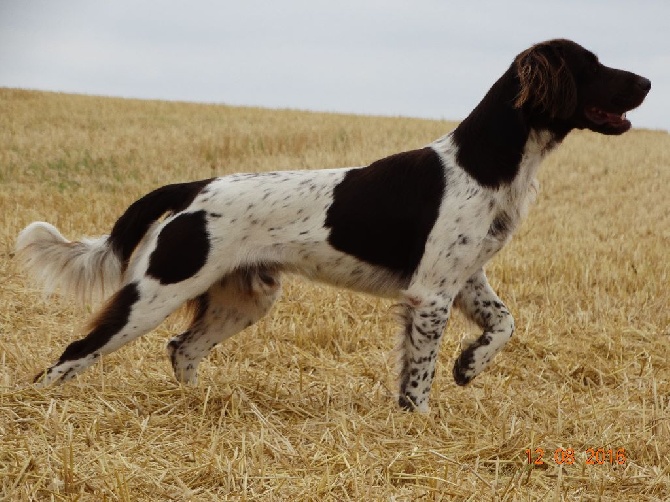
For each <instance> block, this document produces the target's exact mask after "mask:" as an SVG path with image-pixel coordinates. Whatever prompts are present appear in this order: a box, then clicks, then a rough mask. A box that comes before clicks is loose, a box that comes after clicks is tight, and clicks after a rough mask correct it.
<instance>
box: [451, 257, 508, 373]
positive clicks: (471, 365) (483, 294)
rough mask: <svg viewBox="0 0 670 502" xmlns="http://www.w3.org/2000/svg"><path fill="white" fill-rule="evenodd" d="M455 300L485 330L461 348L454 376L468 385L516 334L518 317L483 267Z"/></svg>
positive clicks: (458, 306)
mask: <svg viewBox="0 0 670 502" xmlns="http://www.w3.org/2000/svg"><path fill="white" fill-rule="evenodd" d="M454 304H455V306H456V307H457V308H459V309H460V310H461V311H463V313H465V315H466V316H467V317H468V318H469V319H471V320H472V321H474V322H476V323H477V324H478V325H479V326H480V327H481V328H482V329H483V330H484V333H482V335H481V336H480V337H479V338H477V340H475V341H474V342H473V343H472V344H470V345H469V346H468V347H466V348H465V349H464V350H463V351H462V352H461V354H460V355H459V356H458V359H457V360H456V363H455V364H454V371H453V374H454V380H455V381H456V383H457V384H458V385H466V384H468V383H470V381H471V380H472V379H473V378H474V377H476V376H477V375H478V374H479V373H481V372H482V371H483V370H484V369H486V367H487V366H488V365H489V363H490V362H491V360H492V359H493V357H494V356H495V355H496V354H497V353H498V352H500V350H501V349H502V348H503V347H504V346H505V344H506V343H507V342H508V341H509V339H510V338H511V337H512V334H513V333H514V319H513V318H512V315H511V314H510V313H509V310H507V307H505V305H504V304H503V302H502V301H500V298H498V296H497V295H496V294H495V292H494V291H493V289H492V288H491V286H490V285H489V282H488V280H487V279H486V274H485V273H484V271H483V270H481V269H480V270H479V271H478V272H477V273H476V274H474V275H473V276H472V277H470V279H468V281H467V282H466V284H465V285H464V286H463V288H462V289H461V291H460V292H459V294H458V296H457V297H456V301H455V303H454Z"/></svg>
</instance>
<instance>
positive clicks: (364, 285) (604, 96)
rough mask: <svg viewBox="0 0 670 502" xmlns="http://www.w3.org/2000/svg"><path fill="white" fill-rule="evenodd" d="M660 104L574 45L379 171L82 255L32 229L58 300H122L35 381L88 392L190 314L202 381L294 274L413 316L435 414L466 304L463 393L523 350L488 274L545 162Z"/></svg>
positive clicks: (247, 179) (146, 218)
mask: <svg viewBox="0 0 670 502" xmlns="http://www.w3.org/2000/svg"><path fill="white" fill-rule="evenodd" d="M650 88H651V82H650V81H649V80H647V79H646V78H643V77H640V76H638V75H635V74H633V73H629V72H627V71H623V70H617V69H612V68H608V67H606V66H604V65H602V64H601V63H600V62H599V61H598V58H597V57H596V56H595V55H594V54H592V53H591V52H589V51H588V50H586V49H584V48H583V47H581V46H579V45H578V44H576V43H574V42H571V41H568V40H551V41H547V42H543V43H540V44H537V45H534V46H532V47H530V48H529V49H527V50H525V51H523V52H522V53H521V54H519V55H518V56H517V57H516V58H515V59H514V61H513V63H512V65H511V66H510V67H509V69H508V70H507V71H506V72H505V73H504V74H503V75H502V77H500V79H499V80H498V81H497V82H496V83H495V84H494V85H493V86H492V87H491V89H490V90H489V92H488V93H487V94H486V96H485V97H484V99H483V100H482V101H481V103H479V105H478V106H477V107H476V108H475V109H474V110H473V111H472V113H471V114H470V115H469V116H468V117H467V118H466V119H465V120H464V121H463V122H462V123H461V124H460V125H459V126H458V127H457V128H456V129H455V130H454V131H452V132H451V133H449V134H447V135H445V136H444V137H442V138H440V139H438V140H436V141H435V142H433V143H431V144H430V145H428V146H426V147H425V148H421V149H419V150H413V151H408V152H404V153H399V154H396V155H392V156H390V157H387V158H384V159H381V160H378V161H376V162H374V163H372V164H370V165H369V166H365V167H354V168H343V169H325V170H313V171H289V172H271V173H262V174H234V175H231V176H224V177H221V178H215V179H209V180H205V181H196V182H191V183H180V184H174V185H167V186H164V187H162V188H158V189H157V190H155V191H153V192H151V193H149V194H148V195H146V196H144V197H142V198H141V199H139V200H138V201H136V202H135V203H133V204H132V205H131V206H130V207H129V208H128V209H127V210H126V212H125V213H124V214H123V215H122V216H121V217H120V218H119V220H118V221H117V222H116V224H115V225H114V227H113V228H112V231H111V233H110V235H107V236H103V237H99V238H97V239H82V240H79V241H75V242H70V241H68V240H66V239H65V238H64V237H63V236H62V235H61V234H60V232H59V231H58V230H57V229H56V228H55V227H53V226H52V225H50V224H48V223H43V222H35V223H32V224H31V225H29V226H28V227H27V228H25V229H24V230H23V231H22V232H21V234H20V235H19V237H18V242H17V250H18V252H19V256H20V257H21V258H22V260H23V263H24V264H25V265H26V267H27V269H28V271H29V272H30V273H31V274H32V275H33V276H35V277H36V278H37V279H39V280H41V282H42V284H43V286H44V287H45V289H46V290H48V291H53V290H56V289H60V290H61V291H62V292H64V293H71V294H74V295H76V296H78V297H79V298H80V299H82V300H84V301H86V300H87V299H88V298H90V297H91V296H92V295H93V294H94V293H96V292H100V293H102V294H104V292H105V291H115V293H114V294H113V296H111V298H110V299H108V301H107V303H106V304H105V305H104V306H103V307H102V309H101V310H100V311H99V312H98V313H97V314H96V315H95V316H94V318H93V320H92V321H91V322H90V327H89V331H88V334H87V335H86V336H85V337H84V338H82V339H81V340H77V341H75V342H73V343H71V344H70V345H69V346H68V347H67V348H66V349H65V351H64V352H63V354H62V355H61V356H60V358H59V359H58V361H57V362H56V363H55V364H54V365H53V366H51V367H50V368H48V369H47V370H45V371H43V372H42V373H40V374H39V375H38V376H37V377H36V381H37V382H39V383H41V384H50V383H53V382H60V381H64V380H67V379H69V378H72V377H73V376H74V375H75V374H77V373H79V372H80V371H82V370H84V369H85V368H87V367H88V366H90V365H91V364H93V363H94V362H95V361H96V360H97V359H98V358H99V357H100V356H101V355H103V354H108V353H110V352H112V351H114V350H117V349H118V348H120V347H121V346H123V345H124V344H126V343H128V342H130V341H132V340H135V339H136V338H138V337H139V336H141V335H143V334H145V333H147V332H148V331H150V330H152V329H154V328H155V327H156V326H158V325H159V324H160V323H161V322H162V321H163V320H164V319H165V318H166V317H167V316H168V315H169V314H170V313H171V312H173V311H174V310H175V309H177V308H178V307H179V306H180V305H182V304H184V303H185V302H190V303H191V307H192V312H193V319H192V322H191V324H190V326H189V327H188V329H187V330H186V331H185V332H183V333H181V334H180V335H178V336H176V337H174V338H172V340H170V342H169V343H168V353H169V355H170V359H171V361H172V367H173V369H174V373H175V376H176V378H177V379H178V380H179V381H182V382H195V381H196V373H197V367H198V363H199V362H200V361H201V360H202V358H203V357H205V356H206V355H207V354H208V352H209V351H210V350H211V349H212V347H214V346H215V345H216V344H217V343H219V342H221V341H223V340H224V339H226V338H228V337H230V336H232V335H234V334H235V333H237V332H239V331H240V330H242V329H244V328H246V327H247V326H249V325H251V324H253V323H254V322H256V321H257V320H258V319H260V318H261V317H262V316H263V315H265V314H266V313H267V312H268V310H269V309H270V307H271V306H272V304H273V303H274V302H275V300H276V299H277V297H278V296H279V292H280V276H281V274H282V273H283V272H292V273H297V274H301V275H303V276H306V277H308V278H310V279H315V280H318V281H323V282H326V283H329V284H333V285H336V286H342V287H346V288H351V289H354V290H359V291H366V292H368V293H374V294H377V295H382V296H387V297H391V298H395V299H397V300H398V301H399V302H400V304H401V306H402V309H401V310H402V316H401V318H402V325H403V326H402V339H401V347H400V348H401V372H400V389H399V391H400V392H399V404H400V406H401V407H403V408H406V409H419V410H422V411H423V410H427V408H428V397H429V393H430V388H431V384H432V381H433V377H434V374H435V362H436V358H437V353H438V349H439V345H440V340H441V339H442V332H443V331H444V328H445V325H446V323H447V320H448V318H449V315H450V312H451V309H452V306H455V307H457V308H460V309H461V310H462V311H463V312H464V313H465V315H466V316H468V317H469V318H470V319H472V320H473V321H475V322H476V323H477V324H478V325H479V326H480V327H481V328H482V330H483V333H482V335H481V336H480V337H479V338H478V339H477V340H476V341H475V342H474V343H472V344H471V345H470V346H469V347H467V348H465V349H464V350H463V351H462V352H461V354H460V355H459V357H458V359H457V360H456V363H455V365H454V369H453V375H454V379H455V381H456V383H457V384H459V385H465V384H467V383H468V382H470V380H472V379H473V378H474V377H475V376H476V375H478V374H479V373H480V372H481V371H483V370H484V369H485V368H486V367H487V366H488V365H489V363H490V362H491V360H492V358H493V357H494V356H495V355H496V354H497V353H498V352H499V351H500V350H501V349H502V347H503V346H504V345H505V343H506V342H507V341H508V340H509V339H510V337H511V336H512V333H513V331H514V320H513V318H512V316H511V314H510V313H509V311H508V310H507V308H506V307H505V305H504V304H503V302H502V301H501V300H500V299H499V298H498V296H497V295H496V294H495V292H494V291H493V289H492V288H491V286H490V285H489V283H488V281H487V278H486V275H485V274H484V269H483V266H484V265H485V264H486V262H487V261H488V260H490V259H491V257H492V256H494V255H495V254H496V253H497V252H498V251H499V250H500V249H501V248H502V247H503V246H504V245H505V243H506V242H507V241H508V240H509V239H510V237H511V235H512V233H513V232H514V230H515V229H516V228H517V226H518V225H519V223H520V222H521V220H522V219H523V218H524V216H525V215H526V213H527V210H528V206H529V204H530V202H531V201H532V199H533V198H534V195H535V193H536V191H537V182H536V179H535V174H536V171H537V169H538V167H539V165H540V163H541V161H542V159H543V158H544V157H545V156H546V155H547V154H548V153H549V152H550V151H551V150H552V149H554V148H555V147H556V146H557V145H558V144H559V143H560V142H561V140H563V138H564V137H565V136H566V135H567V134H568V133H569V132H570V131H571V130H572V129H590V130H592V131H595V132H598V133H602V134H622V133H624V132H626V131H627V130H628V129H629V128H630V127H631V124H630V122H629V121H628V120H627V119H626V118H625V113H626V112H627V111H629V110H631V109H633V108H635V107H637V106H638V105H640V104H641V103H642V101H643V100H644V98H645V96H646V95H647V93H648V92H649V89H650ZM164 216H165V217H164Z"/></svg>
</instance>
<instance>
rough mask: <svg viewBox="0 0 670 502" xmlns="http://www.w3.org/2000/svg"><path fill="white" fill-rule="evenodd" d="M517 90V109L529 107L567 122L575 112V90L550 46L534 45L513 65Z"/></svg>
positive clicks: (565, 64) (573, 83)
mask: <svg viewBox="0 0 670 502" xmlns="http://www.w3.org/2000/svg"><path fill="white" fill-rule="evenodd" d="M515 64H516V69H517V73H518V75H519V83H520V90H519V94H518V96H517V98H516V101H515V102H514V106H515V107H516V108H521V107H522V106H524V105H526V104H529V105H530V106H531V107H532V108H534V109H536V110H539V111H541V112H543V113H546V114H547V115H549V117H550V118H559V119H567V118H569V117H570V116H571V115H572V114H573V113H574V112H575V109H576V108H577V86H576V84H575V80H574V78H573V76H572V72H571V71H570V68H569V67H568V65H567V63H566V61H565V59H564V58H563V56H562V55H561V54H559V53H558V51H557V49H556V48H555V47H553V46H551V45H550V44H546V43H544V44H537V45H534V46H533V47H531V48H530V49H527V50H525V51H524V52H522V53H521V54H519V55H518V56H517V58H516V61H515Z"/></svg>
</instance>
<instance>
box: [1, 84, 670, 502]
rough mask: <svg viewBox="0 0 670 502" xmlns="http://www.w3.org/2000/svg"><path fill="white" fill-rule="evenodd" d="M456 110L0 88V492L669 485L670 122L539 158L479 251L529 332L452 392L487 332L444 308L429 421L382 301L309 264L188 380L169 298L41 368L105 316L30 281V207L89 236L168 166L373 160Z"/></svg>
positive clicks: (612, 495) (181, 177)
mask: <svg viewBox="0 0 670 502" xmlns="http://www.w3.org/2000/svg"><path fill="white" fill-rule="evenodd" d="M643 106H644V105H643ZM445 113H448V110H446V111H445ZM631 115H632V117H633V121H634V114H631ZM453 126H454V124H453V123H449V122H444V121H426V120H415V119H408V118H381V117H361V116H351V115H335V114H318V113H308V112H299V111H287V110H264V109H251V108H234V107H226V106H214V105H196V104H182V103H167V102H149V101H133V100H121V99H108V98H97V97H84V96H70V95H62V94H50V93H40V92H28V91H20V90H10V89H0V215H1V218H2V226H1V227H0V274H1V277H2V280H1V281H0V499H1V500H8V501H33V500H96V501H98V500H110V501H111V500H123V501H136V500H137V501H156V500H175V501H182V500H183V501H187V500H192V501H201V500H202V501H209V500H212V501H214V500H319V501H324V500H338V501H339V500H355V501H363V500H365V501H368V500H370V501H373V500H395V501H402V500H457V501H465V500H472V501H482V500H492V501H495V500H501V501H502V500H520V501H521V500H522V501H525V500H538V501H539V500H542V501H545V500H557V501H559V500H561V501H562V500H565V501H573V500H585V501H592V500H636V501H637V500H644V501H662V500H667V499H669V498H670V313H669V310H670V309H669V308H668V307H669V305H670V198H669V197H668V189H669V187H670V135H669V134H668V133H667V132H661V131H643V130H634V131H631V132H629V133H627V134H625V135H623V136H621V137H603V136H598V135H595V134H593V133H589V132H575V133H572V135H570V136H569V137H568V138H567V140H566V141H565V142H564V144H563V146H562V147H561V148H559V149H558V151H557V152H556V153H554V154H553V155H552V156H551V157H550V158H549V159H548V161H547V162H545V164H544V166H543V168H542V170H541V172H540V182H541V190H540V194H539V197H538V201H537V203H536V204H535V205H534V207H532V208H531V212H530V217H529V218H528V220H526V222H524V224H523V225H522V227H521V229H520V230H519V232H518V233H517V235H516V236H515V237H514V239H513V240H512V242H511V244H510V245H508V246H507V247H506V248H505V249H504V250H503V251H502V252H501V253H500V254H499V255H498V256H497V257H496V258H495V259H494V260H493V261H492V262H491V263H490V264H489V266H488V268H487V271H488V273H489V278H490V280H491V283H492V285H493V286H494V288H495V289H496V290H497V292H498V294H499V295H500V296H501V298H502V299H503V300H504V301H505V302H506V304H507V305H508V307H509V308H510V310H511V311H512V313H513V314H514V316H515V319H516V326H517V332H516V334H515V336H514V337H513V339H512V341H511V342H510V343H509V344H508V346H507V348H506V350H505V351H503V352H502V353H501V354H500V355H499V356H498V357H497V358H496V360H495V361H494V363H493V364H492V366H491V367H490V369H489V370H488V371H487V372H485V373H484V374H482V375H480V376H479V377H477V378H476V379H475V380H474V381H473V383H472V384H471V385H469V386H467V387H464V388H461V387H457V386H456V385H455V384H454V382H453V380H452V377H451V366H452V364H453V360H454V357H455V355H456V354H457V352H458V349H459V344H460V342H461V340H462V339H463V338H470V337H471V336H472V335H474V334H476V333H477V328H476V327H474V326H473V325H471V324H469V323H467V322H466V321H465V320H464V319H463V317H462V316H460V315H459V314H458V313H455V314H454V316H453V317H452V319H451V321H450V324H449V326H448V328H447V332H446V334H445V338H444V342H443V346H442V352H441V357H440V361H439V368H438V372H437V376H436V380H435V385H434V387H433V393H432V401H431V413H430V414H428V415H420V414H412V413H406V412H402V411H400V410H399V409H398V408H397V406H396V399H395V365H394V355H393V348H394V346H395V342H396V334H397V327H396V325H395V322H394V315H393V309H392V303H391V302H389V301H387V300H379V299H376V298H373V297H369V296H365V295H361V294H355V293H349V292H346V291H338V290H335V289H332V288H329V287H326V286H322V285H316V284H311V283H307V282H305V281H303V280H301V279H297V278H289V279H288V280H287V281H286V283H285V288H284V295H283V297H282V299H281V300H280V301H279V302H278V303H277V305H276V306H275V308H274V309H273V311H272V314H271V315H270V316H269V317H267V318H266V319H264V320H263V321H261V322H259V323H258V324H257V325H256V326H254V327H252V328H249V329H248V330H246V331H245V332H243V333H241V334H239V335H237V336H236V337H234V338H232V339H231V340H229V341H227V342H226V343H224V344H223V345H221V346H219V347H217V348H216V349H215V350H214V351H213V353H212V355H211V357H210V358H209V359H208V360H207V361H205V362H203V364H202V365H201V367H200V374H199V377H200V382H199V384H198V386H197V387H186V386H181V385H178V384H177V383H176V382H175V380H174V379H173V376H172V370H171V368H170V365H169V363H168V361H167V358H166V356H165V350H164V346H165V342H166V341H167V339H168V337H169V336H171V335H172V334H174V333H175V332H177V331H178V330H179V329H180V327H181V324H182V322H181V321H182V320H181V318H180V315H179V314H176V315H174V316H173V317H171V318H170V319H168V321H167V322H165V323H164V324H163V325H162V326H161V327H160V328H159V329H158V330H156V332H154V333H151V334H149V335H147V336H145V337H143V338H142V339H141V340H139V341H138V342H136V343H134V344H132V345H130V346H127V347H124V348H123V349H121V350H119V351H118V352H116V353H114V354H112V355H110V356H107V357H106V358H105V359H104V361H102V363H100V364H98V365H97V366H94V367H93V368H92V369H91V370H89V371H88V372H86V373H85V374H83V375H82V376H80V377H79V378H77V379H76V380H75V381H73V382H70V383H68V384H65V385H63V386H59V387H53V388H48V389H36V388H34V387H33V386H32V385H31V384H30V382H31V380H32V377H33V375H34V374H36V373H37V372H38V371H40V370H42V369H44V368H45V367H46V366H47V365H49V364H51V363H52V362H53V361H54V360H55V359H56V358H57V357H58V356H59V355H60V354H61V352H62V350H63V349H64V347H65V346H66V345H67V344H68V343H69V342H71V341H72V340H74V339H75V338H78V337H80V336H81V335H82V332H81V328H82V326H83V325H84V322H85V321H86V318H87V316H88V315H89V314H90V310H91V309H90V308H89V309H88V311H87V312H83V311H82V310H81V309H78V308H75V307H74V306H73V304H72V303H71V302H70V301H68V300H67V299H64V300H63V299H58V298H49V299H45V298H43V297H42V295H41V293H40V292H39V291H38V290H37V289H35V288H34V287H33V286H32V285H31V284H30V283H29V282H28V281H27V279H26V277H25V275H24V274H22V272H21V270H20V269H19V268H18V266H17V263H16V260H15V259H14V258H13V246H14V241H15V238H16V235H17V234H18V232H19V231H20V230H21V229H22V228H23V227H24V226H25V225H27V224H28V223H30V222H32V221H34V220H46V221H49V222H51V223H53V224H55V225H56V226H57V227H59V228H60V230H61V231H62V232H63V234H64V235H66V236H68V237H70V238H76V237H80V236H83V235H99V234H102V233H107V232H109V230H110V229H111V226H112V224H113V223H114V221H115V219H116V218H117V217H118V216H119V215H120V214H121V212H122V211H123V210H124V209H125V208H126V206H127V205H128V204H130V203H131V202H132V201H134V200H135V199H136V198H138V197H139V196H141V195H143V194H144V193H146V192H147V191H149V190H151V189H153V188H156V187H158V186H160V185H163V184H167V183H170V182H177V181H186V180H192V179H199V178H208V177H211V176H214V175H223V174H227V173H232V172H246V171H268V170H281V169H303V168H305V169H316V168H323V167H337V166H348V165H363V164H366V163H369V162H371V161H373V160H375V159H377V158H380V157H383V156H385V155H388V154H391V153H395V152H398V151H403V150H409V149H413V148H418V147H421V146H423V145H425V144H427V143H429V142H430V141H432V140H433V139H435V138H437V137H439V136H441V135H443V134H444V133H446V132H448V131H449V130H450V129H451V128H453ZM94 307H95V306H91V308H94ZM537 448H541V449H543V450H544V456H543V458H542V461H543V463H542V464H539V465H535V464H534V463H533V462H534V461H535V459H537V458H538V455H539V451H538V450H536V449H537ZM599 448H602V450H601V452H604V454H602V453H598V449H599ZM557 449H558V453H557V458H556V459H555V458H554V453H555V452H556V450H557ZM561 449H562V450H563V454H564V457H561ZM569 449H573V450H574V461H572V459H571V457H570V455H569V454H567V452H568V450H569ZM589 449H593V452H591V451H590V450H589ZM526 450H530V455H531V463H529V461H528V456H527V452H526ZM610 450H611V451H612V453H611V454H608V453H607V452H609V451H610ZM536 451H538V452H537V453H536ZM617 452H621V453H620V455H618V456H617V455H616V453H617ZM557 460H558V461H557ZM601 461H602V462H601Z"/></svg>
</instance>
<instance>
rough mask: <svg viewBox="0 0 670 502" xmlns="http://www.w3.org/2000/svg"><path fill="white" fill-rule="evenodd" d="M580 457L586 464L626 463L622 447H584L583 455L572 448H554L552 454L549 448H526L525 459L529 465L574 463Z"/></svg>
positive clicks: (579, 459)
mask: <svg viewBox="0 0 670 502" xmlns="http://www.w3.org/2000/svg"><path fill="white" fill-rule="evenodd" d="M580 453H581V452H580ZM580 457H583V460H584V464H586V465H625V464H626V450H625V449H624V448H617V449H613V448H604V447H602V448H586V450H584V452H583V455H579V454H577V453H576V452H575V449H574V448H556V449H555V450H554V452H553V455H552V454H551V450H549V451H546V450H545V449H544V448H535V449H530V448H527V449H526V459H527V460H528V463H529V464H531V465H544V464H545V463H547V462H551V461H552V460H553V461H554V463H556V464H558V465H574V464H577V463H580V462H581V460H582V459H581V458H580Z"/></svg>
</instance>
